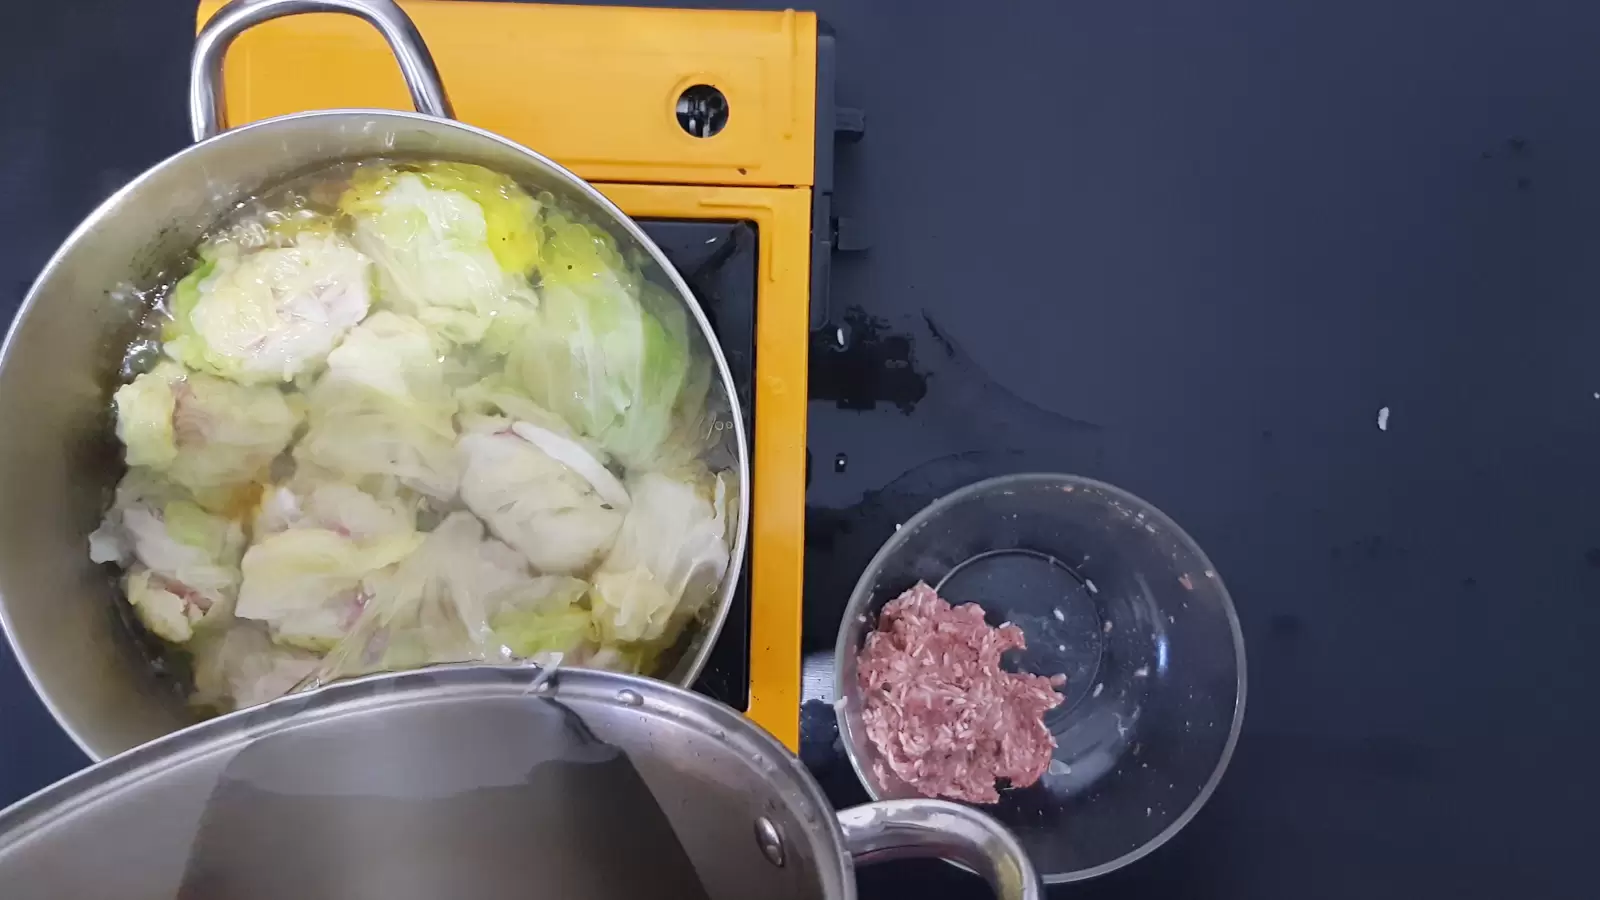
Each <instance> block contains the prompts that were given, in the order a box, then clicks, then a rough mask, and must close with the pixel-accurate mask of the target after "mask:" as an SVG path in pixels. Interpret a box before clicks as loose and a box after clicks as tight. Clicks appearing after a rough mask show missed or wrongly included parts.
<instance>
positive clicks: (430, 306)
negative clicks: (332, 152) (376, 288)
mask: <svg viewBox="0 0 1600 900" xmlns="http://www.w3.org/2000/svg"><path fill="white" fill-rule="evenodd" d="M339 209H340V212H342V213H344V214H345V215H347V216H349V217H350V218H351V219H352V220H353V221H354V222H355V240H356V243H357V245H358V246H360V247H361V248H362V249H363V250H364V251H365V252H366V253H368V254H369V255H370V256H372V257H373V258H374V259H375V260H377V263H378V269H379V272H380V279H379V283H380V296H381V299H382V302H383V304H384V305H385V306H386V307H388V308H390V309H392V310H395V311H398V312H402V313H407V314H410V315H413V316H415V317H416V318H417V319H418V320H419V321H421V322H422V323H423V324H425V325H427V326H428V327H429V328H430V329H432V330H434V331H436V332H437V333H439V334H440V335H441V336H442V337H444V338H446V339H448V340H450V341H452V342H453V343H458V344H475V343H477V342H479V341H480V340H482V339H483V337H484V335H485V333H486V332H487V331H488V329H489V328H490V326H491V324H494V323H495V322H496V320H497V319H500V318H502V317H505V318H508V319H517V318H520V317H522V316H524V315H526V313H528V312H529V311H531V309H532V304H533V303H534V302H535V299H536V298H535V296H534V293H533V290H532V288H531V287H530V286H529V284H528V275H529V273H530V272H531V271H532V270H533V267H534V264H535V263H536V262H537V260H538V258H539V248H540V236H541V229H540V209H539V204H538V202H537V201H535V200H534V199H533V198H532V197H530V196H528V193H527V192H526V191H524V190H523V189H522V188H521V187H519V186H518V185H517V184H516V182H514V181H512V180H511V179H509V178H507V177H505V176H503V175H500V174H498V173H496V172H492V171H490V170H488V169H485V168H482V167H479V166H473V165H468V164H466V163H423V164H407V165H404V166H375V167H363V168H361V169H359V170H357V172H356V173H355V176H354V177H353V178H352V179H351V183H350V187H349V188H348V189H347V190H346V191H345V193H344V195H343V196H342V197H340V199H339Z"/></svg>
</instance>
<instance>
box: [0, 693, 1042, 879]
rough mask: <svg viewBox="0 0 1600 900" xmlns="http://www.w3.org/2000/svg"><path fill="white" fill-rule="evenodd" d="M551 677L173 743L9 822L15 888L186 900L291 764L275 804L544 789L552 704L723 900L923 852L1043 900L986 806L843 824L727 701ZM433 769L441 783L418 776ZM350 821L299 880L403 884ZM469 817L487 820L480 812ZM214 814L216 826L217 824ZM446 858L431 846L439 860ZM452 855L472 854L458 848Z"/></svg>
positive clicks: (7, 849)
mask: <svg viewBox="0 0 1600 900" xmlns="http://www.w3.org/2000/svg"><path fill="white" fill-rule="evenodd" d="M538 677H539V676H538V674H536V673H535V672H534V671H533V670H530V669H526V668H520V669H519V668H492V667H457V668H439V669H432V670H427V671H421V672H410V673H403V674H399V675H382V676H374V677H371V678H366V679H361V680H355V681H349V682H343V683H340V684H336V685H332V686H330V687H326V688H323V689H321V690H318V691H314V692H311V693H308V694H300V695H291V696H289V697H284V698H281V699H279V700H276V701H274V702H272V703H269V704H266V705H264V706H260V707H256V708H254V709H250V710H245V711H242V712H238V713H234V714H233V715H230V716H225V717H223V718H220V719H216V720H213V721H210V722H206V723H204V724H201V725H197V726H195V727H193V728H190V729H187V730H185V731H182V732H179V733H177V734H174V735H171V736H168V737H166V738H163V739H161V740H158V741H156V742H154V743H151V744H148V745H145V746H143V747H140V748H138V749H136V750H133V751H131V752H129V753H126V754H123V755H122V756H118V757H116V758H115V759H111V760H108V761H106V762H103V763H100V764H99V765H97V766H94V767H92V768H90V769H87V770H85V771H83V772H80V773H79V774H77V775H75V776H73V777H72V778H69V779H67V780H66V781H63V782H61V783H59V784H57V785H55V786H54V787H51V788H48V789H46V790H44V791H42V792H40V793H38V794H35V795H34V796H32V797H29V798H28V799H26V800H24V801H22V802H21V803H19V804H17V805H15V806H13V807H11V808H10V809H8V810H6V811H4V812H3V813H0V883H4V884H5V885H7V889H6V895H7V896H8V897H15V898H18V900H22V898H26V897H77V898H81V900H94V898H101V897H103V898H107V900H110V898H117V900H125V898H130V897H132V898H141V897H163V898H165V897H173V896H179V891H178V888H179V886H180V884H183V883H185V882H186V871H187V872H189V873H190V874H189V878H190V879H192V877H193V875H192V873H193V871H194V866H195V865H196V863H195V859H197V858H198V857H199V856H201V855H202V854H200V853H199V852H198V848H199V847H201V846H203V845H205V844H206V842H205V841H201V842H199V843H197V840H196V838H197V835H200V834H201V832H202V831H203V829H204V828H205V827H206V822H207V816H208V815H211V816H215V815H216V813H215V807H216V805H217V803H218V798H219V797H223V796H224V795H225V794H226V788H227V787H228V785H230V784H237V783H238V781H239V780H240V779H239V775H238V773H239V772H240V770H241V769H248V770H250V771H251V772H254V773H261V772H263V771H265V772H269V773H273V774H270V775H269V776H267V777H269V778H271V779H273V781H274V784H275V785H276V788H277V793H275V794H273V796H283V795H286V794H289V795H297V796H315V797H318V798H321V799H325V798H326V796H327V795H329V794H334V793H336V794H338V795H340V796H342V797H350V796H355V795H357V794H360V793H363V792H364V793H366V794H369V795H370V794H372V793H377V794H381V795H391V794H393V793H396V792H404V793H417V792H419V791H426V792H428V793H431V794H440V793H448V792H449V791H451V790H455V789H456V788H459V787H462V786H465V787H466V788H472V787H475V786H479V785H484V784H489V783H494V782H503V781H504V780H505V778H506V775H505V773H507V772H509V773H511V780H512V781H517V782H527V781H532V780H533V776H532V775H531V774H525V773H531V772H533V771H534V770H533V769H530V768H529V767H528V761H529V760H530V759H534V758H537V757H540V756H542V755H543V754H545V753H546V752H548V745H549V743H550V742H549V741H548V740H542V741H530V740H528V739H527V738H526V735H527V733H528V727H527V726H528V725H529V723H530V722H531V721H532V720H533V719H534V718H535V717H536V716H537V715H538V714H539V711H540V710H541V709H547V708H548V707H547V706H540V705H538V704H539V703H541V702H542V700H543V699H544V698H548V699H551V700H554V701H555V702H556V703H557V704H559V706H560V707H564V708H565V709H566V710H569V711H570V712H571V713H572V714H574V715H575V716H576V717H577V719H579V720H580V721H581V723H582V724H583V725H584V726H586V727H587V730H588V731H589V732H591V733H592V734H593V736H594V737H597V738H598V739H599V740H601V741H603V742H605V743H607V744H610V745H612V746H614V747H616V748H619V749H620V750H622V751H623V752H624V753H625V754H626V755H627V757H628V759H629V760H630V761H631V762H632V765H633V769H634V770H636V771H637V772H638V775H639V778H640V779H641V780H642V781H643V783H644V784H645V786H647V787H648V789H649V792H650V794H652V795H653V796H654V798H655V800H656V802H657V803H658V804H659V806H660V808H661V810H662V812H663V813H665V816H666V819H667V821H668V822H669V823H670V826H671V828H672V831H673V832H674V833H675V834H676V835H677V838H678V840H679V842H681V844H682V845H683V851H684V853H685V854H686V855H687V857H688V859H689V861H690V862H691V863H692V864H693V867H694V870H695V872H696V874H697V875H698V878H699V881H700V883H701V884H702V885H703V886H704V888H705V893H706V895H707V896H709V897H712V898H719V900H720V898H746V897H770V898H773V900H782V898H795V900H800V898H806V900H812V898H818V897H828V898H851V897H854V896H855V885H854V880H853V878H852V872H853V865H854V863H857V862H872V861H875V860H880V859H889V858H894V857H908V856H939V857H945V858H948V859H952V860H956V861H959V862H961V863H962V864H964V865H966V866H968V867H970V868H972V869H973V870H975V871H977V872H979V873H980V874H982V875H983V876H984V877H985V878H987V879H988V880H989V882H990V884H991V885H992V886H993V888H994V890H995V892H996V894H997V895H998V896H999V897H1001V898H1002V900H1037V898H1039V897H1040V896H1042V894H1041V889H1040V887H1039V884H1038V881H1037V877H1036V876H1035V874H1034V870H1033V868H1032V867H1031V865H1030V864H1029V862H1028V859H1027V857H1026V855H1025V854H1024V853H1023V851H1022V849H1021V847H1019V846H1018V844H1017V842H1016V840H1015V839H1014V838H1013V837H1012V836H1011V835H1010V833H1008V832H1007V831H1006V830H1005V829H1004V828H1002V827H1001V826H1000V825H998V824H997V823H996V822H995V821H994V820H993V819H990V818H989V817H988V816H986V815H984V814H983V813H980V812H977V811H975V810H972V809H970V808H967V807H964V806H960V805H957V804H953V803H945V802H942V801H937V800H892V801H886V802H880V803H869V804H866V805H864V806H858V807H855V808H852V809H847V810H844V811H843V812H840V813H838V814H837V817H836V816H835V814H834V813H833V812H832V810H830V809H829V807H828V803H827V799H826V798H825V797H824V796H823V794H822V791H821V790H820V789H819V788H818V787H817V784H816V783H815V782H814V781H813V780H812V779H811V778H810V776H809V775H808V774H807V772H806V770H805V768H804V767H803V766H801V764H800V762H799V760H797V759H796V758H795V757H794V756H793V755H792V754H790V753H789V752H788V751H787V750H786V749H785V748H784V747H783V746H782V745H781V744H779V743H778V742H777V740H776V739H774V738H773V737H772V736H771V735H768V734H767V733H766V732H764V731H762V730H761V729H760V728H758V727H756V726H755V725H754V724H752V723H751V722H750V721H749V720H747V719H745V718H744V717H743V716H740V715H739V714H737V713H735V712H734V711H733V710H731V709H728V708H727V707H725V706H722V705H721V704H718V703H715V702H713V701H711V700H708V699H706V698H705V697H702V696H699V695H697V694H693V693H690V692H689V691H686V690H683V689H681V688H677V687H673V686H671V685H667V684H664V683H662V682H658V681H653V680H651V679H646V678H640V677H637V676H625V675H616V674H612V673H607V672H592V671H581V670H561V671H559V672H557V673H555V674H554V676H553V677H552V678H551V679H550V680H549V681H548V682H547V683H545V684H543V685H541V686H538V687H537V688H533V687H532V686H533V685H534V682H535V679H537V678H538ZM535 690H536V691H537V693H534V691H535ZM519 744H521V745H522V746H518V745H519ZM273 746H277V747H282V748H287V749H286V750H285V751H284V752H281V753H279V754H278V755H277V758H276V759H275V760H274V761H273V762H271V763H270V764H262V763H261V762H260V761H261V760H262V759H264V758H269V757H271V756H272V754H270V753H269V754H263V753H262V752H260V750H261V748H266V747H273ZM247 759H248V760H252V761H253V762H252V763H251V764H246V763H245V762H244V761H245V760H247ZM418 767H420V768H421V769H422V770H423V771H425V772H427V777H426V778H422V779H418V778H415V777H410V776H409V775H408V773H410V772H413V771H415V770H416V769H417V768H418ZM330 772H331V773H333V774H329V773H330ZM285 773H287V774H285ZM256 777H258V778H259V777H260V776H259V775H258V776H256ZM285 780H288V781H292V782H293V785H292V786H285V785H284V784H283V783H282V782H284V781H285ZM352 782H361V783H362V784H363V785H364V786H365V787H363V788H360V789H358V788H356V787H355V786H353V785H352ZM418 782H425V786H423V787H420V788H419V787H418V786H417V785H418ZM256 783H259V782H256ZM374 784H375V785H378V787H377V788H372V787H370V786H371V785H374ZM441 785H444V786H445V787H440V786H441ZM450 786H456V787H455V788H452V787H450ZM597 802H598V801H597ZM332 810H333V811H332V813H331V814H330V815H328V816H326V817H324V818H325V820H326V821H331V822H333V823H334V824H320V825H319V826H318V831H319V835H318V841H317V843H316V846H317V847H318V848H320V849H322V850H324V851H325V852H322V853H319V854H317V856H318V859H317V860H315V861H312V860H306V859H298V858H296V859H288V858H277V859H268V860H266V862H268V863H270V864H273V865H277V866H280V867H291V869H293V868H294V867H301V866H310V865H312V864H313V862H315V864H316V866H317V867H318V868H319V870H326V869H329V868H331V869H334V870H335V871H334V872H332V873H331V874H329V873H328V872H326V871H319V873H318V874H317V876H316V879H315V881H316V883H317V884H326V883H328V882H329V881H332V882H334V883H338V884H340V885H342V886H343V887H344V891H343V893H342V895H343V896H352V897H359V896H373V895H374V894H373V892H372V886H373V884H374V879H378V878H380V877H382V876H383V875H384V873H386V872H389V873H392V870H393V869H392V866H393V864H392V863H391V864H389V866H388V867H386V865H385V863H384V861H383V860H381V859H372V858H370V857H369V856H364V855H363V854H361V853H356V852H352V851H351V848H352V847H355V846H362V845H364V844H363V837H364V836H363V835H360V834H353V833H347V832H346V831H345V830H344V829H343V828H342V825H341V824H340V823H342V822H343V819H342V818H341V815H340V811H339V810H340V807H339V806H338V805H337V804H336V805H335V806H334V807H332ZM484 814H485V815H488V814H489V813H488V811H487V810H485V812H484ZM465 818H466V819H467V820H468V821H474V822H481V821H482V820H481V819H478V818H476V817H475V816H474V815H473V814H472V813H471V812H470V811H469V812H468V813H467V815H466V816H465ZM209 821H210V822H212V823H213V824H212V825H211V827H216V826H215V824H214V823H215V821H216V820H215V818H212V819H211V820H209ZM152 823H157V824H156V826H155V827H152ZM574 827H577V826H574ZM618 830H619V831H625V830H627V829H618ZM224 837H233V838H234V844H235V847H234V849H235V850H236V851H241V855H240V856H238V857H235V861H234V862H233V863H231V864H232V865H235V866H246V867H248V866H251V865H253V864H256V863H260V862H262V860H261V859H260V855H262V854H266V853H268V852H269V851H268V850H267V849H265V848H259V849H258V848H256V847H255V846H254V845H252V844H251V843H250V842H249V841H245V840H244V839H243V837H242V835H239V834H238V832H237V831H232V832H230V834H229V835H224ZM449 843H450V844H452V845H453V844H455V843H456V842H455V841H453V840H452V841H449ZM240 844H244V845H245V846H242V847H241V846H239V845H240ZM528 844H529V845H528V846H527V850H526V852H527V854H528V858H527V860H526V866H527V867H528V870H529V871H530V872H540V871H546V872H548V871H549V870H550V867H551V866H553V865H554V862H553V861H550V860H541V859H540V856H541V854H546V853H549V852H551V848H550V847H548V846H542V845H540V844H539V842H537V841H532V842H528ZM431 846H432V845H430V847H431ZM626 846H628V837H627V836H626V835H624V834H618V835H617V841H616V848H597V849H594V852H595V854H596V857H597V858H601V859H605V860H608V861H612V860H615V859H616V855H615V854H617V853H619V852H623V851H621V850H620V849H617V848H623V847H626ZM428 852H430V851H429V848H428V847H423V848H418V853H420V854H422V855H423V856H426V854H427V853H428ZM437 852H438V853H440V854H445V855H446V856H448V855H449V854H450V853H454V852H466V851H464V850H461V849H460V848H459V847H455V846H451V847H440V848H438V849H437ZM583 852H585V854H587V851H586V850H585V851H583ZM252 857H253V858H252ZM435 864H436V865H438V866H445V865H447V864H452V863H451V861H450V859H446V858H444V857H443V856H441V858H439V859H438V860H436V862H435V863H430V862H427V861H426V860H424V861H422V862H416V861H411V862H408V863H407V865H409V866H411V868H412V869H413V870H417V869H418V868H419V867H420V872H416V874H415V875H414V877H416V878H420V879H422V880H427V879H428V878H429V877H430V875H432V874H433V873H432V872H431V871H430V868H431V867H432V866H433V865H435ZM488 868H489V867H485V874H483V876H482V877H484V878H487V877H488V875H487V874H486V872H487V869H488ZM456 877H459V876H456ZM467 877H469V878H473V877H478V873H476V872H471V873H468V876H467ZM189 883H190V884H192V880H191V881H189ZM302 883H303V884H309V883H310V882H302ZM454 886H455V887H457V888H458V889H457V890H454V891H452V892H451V895H452V896H486V895H495V894H485V893H484V892H483V891H481V890H477V889H476V888H479V887H483V886H484V885H474V884H459V885H454ZM529 886H530V888H532V887H537V886H538V883H537V881H530V882H529ZM313 893H316V894H317V895H318V896H321V894H320V893H318V892H315V891H313ZM423 893H426V892H423ZM410 895H420V894H418V891H417V889H416V888H415V887H413V888H412V890H411V891H410V892H409V893H407V892H402V893H401V894H399V896H410ZM389 896H395V895H389Z"/></svg>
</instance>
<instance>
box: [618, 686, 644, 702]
mask: <svg viewBox="0 0 1600 900" xmlns="http://www.w3.org/2000/svg"><path fill="white" fill-rule="evenodd" d="M617 700H618V701H619V702H621V703H622V705H624V706H643V705H644V697H643V696H642V695H640V693H639V692H638V691H635V690H630V689H623V690H620V691H617Z"/></svg>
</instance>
